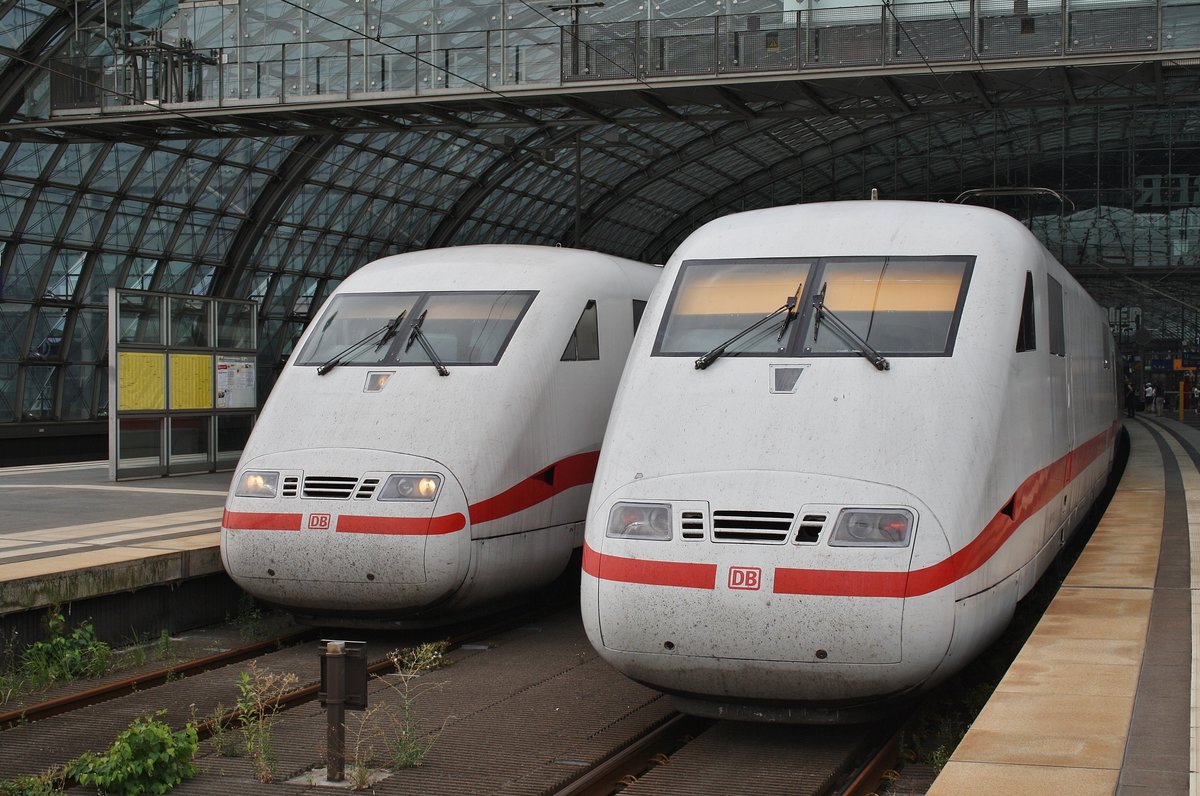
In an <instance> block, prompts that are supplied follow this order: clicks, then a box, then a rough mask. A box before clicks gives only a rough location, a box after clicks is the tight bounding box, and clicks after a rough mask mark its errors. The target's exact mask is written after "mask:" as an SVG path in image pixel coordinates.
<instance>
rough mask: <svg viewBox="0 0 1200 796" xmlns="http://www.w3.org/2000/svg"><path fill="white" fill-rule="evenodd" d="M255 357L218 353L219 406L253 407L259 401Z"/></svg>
mask: <svg viewBox="0 0 1200 796" xmlns="http://www.w3.org/2000/svg"><path fill="white" fill-rule="evenodd" d="M255 368H256V362H255V358H254V357H235V356H229V355H228V354H217V408H218V409H253V408H254V407H255V406H256V405H257V401H258V384H257V376H256V374H257V371H256V369H255Z"/></svg>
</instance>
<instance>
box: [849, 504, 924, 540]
mask: <svg viewBox="0 0 1200 796" xmlns="http://www.w3.org/2000/svg"><path fill="white" fill-rule="evenodd" d="M912 526H913V517H912V514H911V513H910V512H907V511H904V510H903V509H842V511H841V513H840V514H838V519H837V525H835V526H834V528H833V536H832V537H830V539H829V544H830V545H832V546H834V547H908V541H909V539H910V538H911V537H912Z"/></svg>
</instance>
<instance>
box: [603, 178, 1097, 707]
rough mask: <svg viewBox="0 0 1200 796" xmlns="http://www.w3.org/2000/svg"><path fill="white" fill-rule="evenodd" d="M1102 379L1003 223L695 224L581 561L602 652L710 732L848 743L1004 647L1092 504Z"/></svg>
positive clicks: (606, 455) (1069, 296)
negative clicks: (775, 730) (1008, 631)
mask: <svg viewBox="0 0 1200 796" xmlns="http://www.w3.org/2000/svg"><path fill="white" fill-rule="evenodd" d="M1027 284H1028V285H1029V287H1030V298H1032V307H1031V308H1030V307H1029V306H1027V305H1028V302H1027V300H1026V287H1027ZM1055 285H1057V286H1058V287H1057V288H1055V287H1054V286H1055ZM1048 291H1049V292H1050V293H1051V294H1058V295H1061V312H1060V311H1059V310H1058V306H1059V304H1058V302H1059V299H1058V298H1057V295H1048ZM792 295H796V296H797V297H798V299H799V300H798V301H797V302H796V308H797V313H796V315H795V317H794V319H793V320H791V321H790V322H789V324H788V325H787V327H786V328H784V329H783V331H782V335H780V330H781V327H782V326H783V324H782V319H783V317H784V315H786V312H785V313H783V314H782V315H776V316H775V317H774V318H773V319H772V320H771V321H770V322H768V323H766V324H765V325H763V326H761V327H759V329H758V330H757V331H755V332H752V333H751V334H750V335H748V336H747V337H745V338H742V340H740V341H738V342H735V343H733V344H731V345H730V346H729V347H728V348H727V349H726V351H725V354H724V356H720V357H719V358H710V362H709V364H708V366H707V367H706V368H704V369H701V368H700V367H699V364H698V363H697V360H698V359H699V358H700V357H701V356H702V355H703V354H704V353H706V352H708V351H710V349H713V348H715V347H717V346H718V345H719V344H720V343H722V342H724V341H725V340H726V339H728V338H729V337H732V336H733V334H734V333H735V332H737V331H739V330H741V329H743V328H745V327H747V326H748V325H750V324H751V323H752V322H753V321H755V320H757V319H758V318H761V317H764V316H765V315H767V314H768V313H770V312H771V311H773V310H776V308H783V307H785V306H786V302H785V299H787V298H788V297H789V296H792ZM818 296H820V297H821V299H822V307H823V308H825V309H828V310H831V311H832V312H831V313H822V314H821V316H820V317H821V322H820V323H819V324H814V319H815V318H816V316H817V314H818V312H817V310H816V308H815V306H814V304H815V301H814V299H816V298H817V297H818ZM1052 304H1054V305H1055V306H1054V307H1053V308H1052V306H1051V305H1052ZM1030 309H1032V313H1030V312H1029V310H1030ZM834 315H836V316H837V318H840V319H841V320H842V321H843V322H845V323H847V324H849V326H850V327H851V329H852V330H853V331H856V332H857V333H858V334H859V336H860V337H865V338H867V342H868V343H869V344H870V345H871V347H873V348H877V349H878V352H879V353H880V354H882V355H883V357H885V358H886V360H887V363H888V364H890V369H887V370H878V369H876V368H875V367H873V366H872V363H871V362H870V361H868V358H866V357H863V356H860V355H858V354H856V353H854V351H856V350H861V346H860V345H859V344H858V343H856V342H854V341H853V340H852V339H851V338H850V337H848V336H846V335H845V334H844V333H842V332H841V331H840V330H839V329H836V328H835V320H836V319H835V318H834V317H833V316H834ZM1052 315H1053V318H1052V317H1051V316H1052ZM814 325H815V326H816V329H815V332H814ZM1031 346H1032V348H1031ZM1019 348H1025V349H1028V350H1024V351H1018V349H1019ZM1113 356H1114V351H1113V341H1112V337H1111V335H1110V332H1109V328H1108V324H1107V322H1106V319H1105V315H1104V314H1103V312H1102V311H1101V309H1100V308H1099V307H1098V306H1097V305H1096V304H1095V303H1094V302H1093V301H1092V300H1091V299H1090V297H1088V296H1087V294H1086V293H1085V292H1084V290H1083V289H1082V288H1081V287H1080V286H1079V285H1078V284H1077V283H1076V282H1075V281H1074V279H1072V278H1071V277H1070V276H1069V275H1068V273H1067V272H1066V270H1065V269H1064V268H1062V267H1061V266H1060V265H1059V264H1058V263H1057V262H1056V261H1055V260H1054V259H1053V258H1052V257H1051V255H1050V254H1049V253H1048V252H1047V251H1046V250H1045V249H1044V248H1043V247H1042V246H1041V245H1040V244H1039V242H1038V241H1037V240H1036V239H1035V238H1034V237H1033V236H1032V235H1031V234H1030V233H1029V232H1028V231H1027V230H1026V229H1025V228H1024V227H1023V226H1021V225H1020V224H1019V223H1018V222H1016V221H1015V220H1013V219H1011V218H1009V217H1008V216H1005V215H1003V214H1001V213H998V212H995V211H992V210H988V209H983V208H979V207H966V206H960V205H946V204H932V203H922V202H883V201H879V202H843V203H827V204H812V205H800V206H792V207H782V208H775V209H770V210H760V211H753V212H747V213H741V214H735V215H731V216H728V217H725V218H722V219H719V220H717V221H714V222H712V223H709V224H707V225H705V226H704V227H702V228H700V229H699V230H698V231H696V232H695V233H693V234H692V235H691V236H690V237H689V238H688V239H687V240H686V241H685V242H684V243H683V244H682V245H681V247H680V248H679V250H678V251H677V252H676V253H675V255H674V256H673V257H672V258H671V260H670V262H669V263H668V264H667V268H666V271H665V272H664V274H663V278H662V280H661V282H660V283H659V287H658V288H657V289H656V291H655V293H654V295H653V296H652V297H651V300H650V303H649V305H648V307H647V309H646V316H645V320H644V321H643V324H642V329H641V331H640V333H639V334H638V336H637V338H636V340H635V341H634V345H633V348H632V350H631V352H630V359H629V362H628V364H627V365H626V369H625V373H624V375H623V377H622V381H621V386H620V389H619V391H618V394H617V398H616V401H615V403H614V405H613V414H612V417H611V418H610V421H609V426H608V431H607V434H606V436H605V440H604V445H603V448H602V451H603V452H602V454H601V457H600V463H599V466H598V469H597V473H596V480H595V485H594V488H593V492H592V498H591V503H590V506H589V508H588V521H587V529H586V538H585V547H584V576H583V582H582V604H583V620H584V624H585V627H586V629H587V633H588V636H589V638H590V640H591V642H592V644H593V645H595V647H596V648H597V649H598V650H599V651H600V652H601V654H602V655H603V657H604V658H605V659H606V660H607V661H609V662H610V663H611V664H612V665H613V666H615V667H616V668H618V669H619V670H621V671H622V672H624V673H625V674H627V675H628V676H630V677H632V678H634V679H636V680H638V681H641V682H643V683H646V684H649V685H651V686H653V687H656V688H659V689H661V690H663V691H666V692H668V693H669V694H671V695H672V696H673V697H674V699H675V702H676V704H677V705H678V706H679V707H680V708H681V709H683V710H685V711H688V712H693V713H700V714H706V715H712V716H720V717H731V718H745V719H760V720H782V721H800V722H825V721H851V720H858V719H862V718H866V717H868V716H869V715H871V714H873V713H874V712H876V710H877V709H879V708H881V707H883V706H885V705H887V704H890V703H894V702H897V701H901V700H902V699H904V698H906V697H907V696H909V695H911V694H913V693H916V692H919V691H921V690H923V689H925V688H928V687H930V686H932V685H933V684H935V683H937V682H939V681H940V680H942V679H944V678H945V677H946V676H948V675H949V674H951V673H952V672H954V671H955V670H957V669H958V668H959V667H961V666H962V665H964V664H965V663H966V662H968V661H969V660H970V659H971V658H972V657H973V656H975V655H976V654H978V653H979V652H980V651H981V650H982V649H983V648H984V647H985V646H986V645H987V644H988V643H989V642H990V641H992V640H993V639H994V638H995V637H996V636H997V635H998V634H999V632H1000V631H1001V630H1002V629H1003V628H1004V626H1005V625H1006V624H1007V623H1008V621H1009V619H1010V618H1011V616H1012V613H1013V609H1014V606H1015V605H1016V603H1017V601H1018V600H1019V599H1020V598H1021V597H1022V596H1024V595H1025V594H1026V593H1027V592H1028V591H1029V589H1030V588H1031V587H1032V586H1033V584H1034V583H1035V582H1036V581H1037V579H1038V578H1039V577H1040V576H1041V575H1042V573H1043V572H1044V571H1045V570H1046V568H1047V566H1048V565H1049V564H1050V562H1051V561H1052V559H1053V558H1054V557H1055V555H1056V553H1057V552H1058V551H1059V549H1060V547H1061V545H1062V544H1063V543H1064V541H1065V538H1066V537H1067V536H1068V535H1069V534H1070V532H1071V530H1072V529H1073V528H1074V527H1075V525H1076V524H1077V522H1078V521H1079V520H1080V519H1081V518H1082V516H1083V514H1084V513H1085V512H1086V511H1087V509H1088V508H1089V506H1090V505H1091V504H1092V502H1093V501H1094V498H1095V497H1096V496H1097V494H1098V492H1099V491H1100V490H1101V488H1102V486H1103V484H1104V483H1105V481H1106V478H1107V476H1108V474H1109V471H1110V469H1111V464H1112V457H1113V449H1114V439H1115V436H1116V434H1117V432H1118V430H1119V422H1120V421H1119V414H1118V412H1119V410H1118V402H1117V395H1118V392H1117V384H1116V383H1117V379H1118V374H1119V372H1120V370H1119V367H1118V366H1117V365H1116V364H1115V363H1114V362H1113ZM700 364H703V363H700Z"/></svg>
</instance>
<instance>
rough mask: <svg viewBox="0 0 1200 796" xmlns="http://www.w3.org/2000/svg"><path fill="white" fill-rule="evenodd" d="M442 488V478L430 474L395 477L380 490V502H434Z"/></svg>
mask: <svg viewBox="0 0 1200 796" xmlns="http://www.w3.org/2000/svg"><path fill="white" fill-rule="evenodd" d="M441 488H442V477H441V476H440V475H433V474H428V473H417V474H413V475H410V474H407V473H405V474H403V475H393V476H391V477H389V478H388V480H387V481H386V482H385V483H384V485H383V489H381V490H379V499H380V500H433V499H434V498H436V497H437V494H438V490H440V489H441Z"/></svg>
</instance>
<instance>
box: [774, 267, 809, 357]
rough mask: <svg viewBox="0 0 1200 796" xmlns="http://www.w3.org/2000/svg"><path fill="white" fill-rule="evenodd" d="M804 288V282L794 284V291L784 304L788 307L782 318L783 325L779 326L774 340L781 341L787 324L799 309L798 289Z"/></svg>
mask: <svg viewBox="0 0 1200 796" xmlns="http://www.w3.org/2000/svg"><path fill="white" fill-rule="evenodd" d="M802 290H804V283H803V282H801V283H800V284H798V285H796V293H795V295H793V296H792V297H791V298H790V299H788V301H787V304H786V305H785V306H787V307H788V314H787V317H786V318H784V319H783V325H782V326H780V327H779V336H778V337H776V338H775V342H777V343H782V342H783V335H784V333H786V332H787V328H788V324H790V323H791V322H792V321H794V320H795V319H796V312H797V310H799V309H800V291H802Z"/></svg>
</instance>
